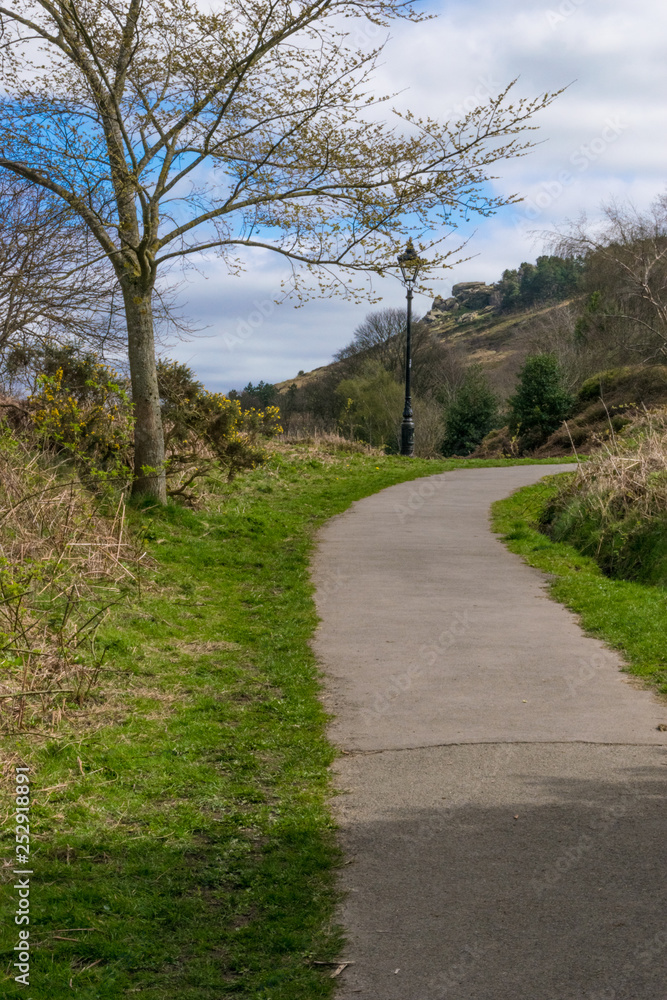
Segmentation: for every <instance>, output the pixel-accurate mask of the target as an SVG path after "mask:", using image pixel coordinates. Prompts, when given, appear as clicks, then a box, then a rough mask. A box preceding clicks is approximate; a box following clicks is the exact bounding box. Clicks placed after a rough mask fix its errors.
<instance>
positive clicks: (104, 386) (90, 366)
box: [28, 358, 133, 487]
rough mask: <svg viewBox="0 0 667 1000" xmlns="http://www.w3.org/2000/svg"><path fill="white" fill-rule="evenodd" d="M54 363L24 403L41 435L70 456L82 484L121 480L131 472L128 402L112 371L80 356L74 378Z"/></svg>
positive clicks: (117, 376) (49, 443)
mask: <svg viewBox="0 0 667 1000" xmlns="http://www.w3.org/2000/svg"><path fill="white" fill-rule="evenodd" d="M68 374H69V376H70V377H69V379H66V378H65V371H64V369H63V368H62V367H61V366H59V367H57V368H56V369H55V371H54V372H53V374H41V375H38V376H37V379H36V385H35V391H34V393H33V394H32V396H30V398H29V400H28V404H29V406H30V408H31V410H32V417H33V423H34V427H35V429H36V431H37V433H38V435H39V436H40V437H41V438H42V440H43V441H44V442H45V443H46V444H47V445H48V446H50V447H53V448H55V449H56V450H57V451H63V452H65V453H66V454H67V455H68V456H69V457H70V458H71V459H73V461H74V462H75V465H76V467H77V469H78V471H79V475H80V476H81V478H82V480H83V481H84V482H85V483H86V485H88V486H90V485H92V486H96V487H99V486H105V485H110V484H119V485H121V486H124V485H127V483H128V482H129V480H130V478H131V471H130V463H131V447H132V428H133V423H132V405H131V403H130V399H129V396H128V393H127V390H126V389H125V387H124V384H123V380H122V379H121V377H120V376H119V375H118V373H117V372H115V371H114V370H113V368H110V367H109V366H108V365H105V364H102V363H101V362H99V361H91V359H90V358H86V359H85V368H84V372H83V373H82V372H81V371H79V372H78V375H79V376H80V377H79V378H78V379H77V378H76V377H75V376H74V375H73V373H72V371H71V368H70V371H69V373H68Z"/></svg>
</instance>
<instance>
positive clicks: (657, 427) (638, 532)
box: [542, 408, 667, 586]
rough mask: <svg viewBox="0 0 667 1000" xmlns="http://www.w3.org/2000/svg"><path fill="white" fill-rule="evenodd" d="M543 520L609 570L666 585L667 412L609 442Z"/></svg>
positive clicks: (570, 481) (649, 416) (569, 482)
mask: <svg viewBox="0 0 667 1000" xmlns="http://www.w3.org/2000/svg"><path fill="white" fill-rule="evenodd" d="M542 523H543V527H545V529H546V530H547V531H548V533H549V534H550V535H551V536H552V537H553V538H554V539H556V540H557V541H567V542H569V543H570V544H572V545H574V546H575V547H576V548H578V549H579V550H580V551H581V552H583V553H585V554H586V555H590V556H592V557H593V558H594V559H596V560H597V562H598V563H599V564H600V566H601V567H602V569H603V570H604V571H605V572H606V573H609V574H610V575H613V576H618V577H621V578H623V579H630V580H639V581H641V582H644V583H653V584H660V585H662V586H667V409H666V408H662V409H659V410H656V411H654V412H647V413H645V414H644V415H643V416H642V417H640V418H639V419H637V420H635V421H634V422H633V423H632V424H631V425H630V426H629V427H627V428H626V429H625V430H624V432H623V435H622V436H620V437H619V436H616V435H614V436H613V437H612V439H611V440H610V441H608V442H605V444H604V447H603V449H602V450H601V451H599V452H598V453H597V454H595V455H593V456H592V457H591V458H590V459H589V460H588V461H586V462H584V463H583V464H582V465H580V466H579V470H578V473H577V475H576V476H574V477H568V478H567V481H566V482H565V483H564V485H563V486H562V487H561V488H560V490H559V492H558V493H557V494H556V496H555V498H554V499H553V500H552V501H551V502H550V503H549V505H548V507H547V508H546V510H545V511H544V513H543V517H542Z"/></svg>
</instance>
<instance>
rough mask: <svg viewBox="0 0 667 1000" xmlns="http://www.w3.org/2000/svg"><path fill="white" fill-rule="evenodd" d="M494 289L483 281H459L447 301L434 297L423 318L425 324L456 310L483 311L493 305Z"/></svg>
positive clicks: (434, 321)
mask: <svg viewBox="0 0 667 1000" xmlns="http://www.w3.org/2000/svg"><path fill="white" fill-rule="evenodd" d="M494 293H495V288H494V286H493V285H487V284H485V283H484V282H483V281H460V282H459V283H458V284H456V285H454V287H453V288H452V294H451V296H450V297H449V298H448V299H443V298H442V296H440V295H436V297H435V298H434V299H433V305H432V306H431V309H430V310H429V312H427V313H426V315H425V316H424V320H423V321H424V322H425V323H436V322H438V321H439V320H442V319H444V318H446V317H448V316H450V315H451V314H452V313H455V312H456V311H457V310H458V309H475V310H477V309H485V308H486V307H487V306H490V305H492V304H493V297H494Z"/></svg>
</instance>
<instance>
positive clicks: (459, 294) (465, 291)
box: [452, 281, 495, 309]
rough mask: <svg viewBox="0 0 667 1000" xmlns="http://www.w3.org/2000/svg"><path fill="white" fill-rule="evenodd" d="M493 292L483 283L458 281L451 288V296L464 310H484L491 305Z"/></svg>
mask: <svg viewBox="0 0 667 1000" xmlns="http://www.w3.org/2000/svg"><path fill="white" fill-rule="evenodd" d="M494 290H495V289H494V287H493V285H487V284H486V283H485V282H483V281H460V282H459V283H458V284H456V285H454V287H453V288H452V295H453V296H454V298H455V299H456V301H457V302H458V303H459V305H461V306H464V307H465V308H466V309H484V307H485V306H490V305H491V297H492V295H493V293H494Z"/></svg>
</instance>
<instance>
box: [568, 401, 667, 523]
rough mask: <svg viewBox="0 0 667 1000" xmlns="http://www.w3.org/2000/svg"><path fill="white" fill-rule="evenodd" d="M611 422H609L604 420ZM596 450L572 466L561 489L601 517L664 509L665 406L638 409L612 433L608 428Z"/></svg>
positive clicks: (666, 496)
mask: <svg viewBox="0 0 667 1000" xmlns="http://www.w3.org/2000/svg"><path fill="white" fill-rule="evenodd" d="M610 427H611V424H610ZM597 443H598V446H599V450H597V451H596V452H595V453H594V454H593V455H592V456H591V458H590V459H589V460H588V461H586V462H582V463H580V464H579V466H578V474H577V477H576V478H575V480H574V481H573V482H572V484H571V485H570V487H569V488H568V490H566V491H565V492H566V493H569V494H570V495H572V494H573V493H576V494H577V495H579V496H585V497H586V499H587V501H588V503H589V504H590V505H591V506H597V507H598V509H599V510H600V512H601V513H602V515H603V516H604V517H608V516H610V515H613V516H614V518H618V517H624V516H626V515H629V514H631V515H633V516H635V517H641V518H652V517H656V516H665V515H666V514H667V407H659V408H657V409H653V410H644V412H643V413H642V414H641V415H640V416H639V417H637V418H636V419H635V420H633V421H632V423H631V424H630V425H629V426H628V427H627V428H625V429H624V430H623V433H622V434H617V433H615V432H614V431H613V428H612V429H611V432H610V435H609V437H608V438H607V439H605V440H599V441H598V442H597Z"/></svg>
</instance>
